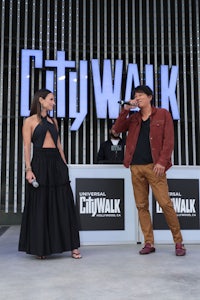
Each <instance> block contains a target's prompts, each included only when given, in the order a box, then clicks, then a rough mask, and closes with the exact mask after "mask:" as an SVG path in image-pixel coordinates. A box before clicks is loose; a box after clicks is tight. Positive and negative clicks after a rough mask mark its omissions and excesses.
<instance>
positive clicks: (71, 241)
mask: <svg viewBox="0 0 200 300" xmlns="http://www.w3.org/2000/svg"><path fill="white" fill-rule="evenodd" d="M47 131H49V132H50V133H51V136H52V138H53V140H54V143H55V145H57V139H58V132H57V129H56V126H55V125H54V123H51V122H49V121H47V118H42V121H41V123H40V124H38V125H37V127H36V128H35V130H34V133H33V136H32V142H33V145H34V147H33V158H32V162H31V167H32V170H33V173H34V174H35V176H36V179H37V181H38V183H39V187H38V188H34V187H33V186H32V185H31V184H29V183H27V186H26V199H25V206H24V212H23V216H22V224H21V231H20V238H19V248H18V249H19V251H24V252H26V253H28V254H33V255H38V256H47V255H50V254H53V253H61V252H64V251H71V250H73V249H76V248H79V247H80V240H79V231H78V223H77V216H76V209H75V203H74V197H73V193H72V190H71V186H70V181H69V175H68V167H67V165H66V164H65V163H64V161H63V160H62V158H61V155H60V153H59V150H58V149H57V148H42V145H43V142H44V139H45V136H46V133H47Z"/></svg>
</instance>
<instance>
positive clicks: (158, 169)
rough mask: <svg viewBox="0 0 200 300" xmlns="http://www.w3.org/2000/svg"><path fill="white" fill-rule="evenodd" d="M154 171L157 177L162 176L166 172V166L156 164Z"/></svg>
mask: <svg viewBox="0 0 200 300" xmlns="http://www.w3.org/2000/svg"><path fill="white" fill-rule="evenodd" d="M153 171H154V173H155V174H156V176H157V177H159V176H162V175H163V174H164V173H165V167H163V166H162V165H160V164H155V166H154V168H153Z"/></svg>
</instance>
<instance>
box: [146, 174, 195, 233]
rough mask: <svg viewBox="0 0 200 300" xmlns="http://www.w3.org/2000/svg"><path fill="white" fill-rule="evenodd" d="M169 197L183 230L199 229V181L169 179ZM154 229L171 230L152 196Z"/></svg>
mask: <svg viewBox="0 0 200 300" xmlns="http://www.w3.org/2000/svg"><path fill="white" fill-rule="evenodd" d="M168 185H169V196H170V198H171V200H172V202H173V205H174V209H175V211H176V214H177V216H178V218H179V222H180V226H181V229H199V228H200V226H199V180H198V179H168ZM152 208H153V228H154V229H157V230H159V229H160V230H163V229H169V228H168V226H167V223H166V221H165V217H164V215H163V212H162V209H161V207H160V206H159V204H158V202H156V201H155V198H154V196H152Z"/></svg>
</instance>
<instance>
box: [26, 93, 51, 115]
mask: <svg viewBox="0 0 200 300" xmlns="http://www.w3.org/2000/svg"><path fill="white" fill-rule="evenodd" d="M50 93H52V92H51V91H50V90H47V89H40V90H39V91H37V92H36V93H35V95H34V97H33V101H32V103H31V110H30V116H32V115H34V114H37V115H38V117H41V104H40V101H39V99H40V97H42V98H43V99H45V98H46V96H47V95H48V94H50Z"/></svg>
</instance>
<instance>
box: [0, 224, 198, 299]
mask: <svg viewBox="0 0 200 300" xmlns="http://www.w3.org/2000/svg"><path fill="white" fill-rule="evenodd" d="M18 236H19V226H11V227H9V228H8V229H7V230H6V231H5V232H4V233H3V234H2V235H1V236H0V274H1V277H0V299H1V300H11V299H12V300H73V299H80V300H90V299H92V300H93V299H94V300H99V299H103V300H107V299H108V300H112V299H113V300H118V299H120V300H129V299H130V300H134V299H150V300H151V299H152V300H157V299H161V300H165V299H166V300H171V299H174V300H179V299H180V300H182V299H187V300H193V299H200V259H199V258H200V245H187V255H186V256H185V257H176V256H175V255H174V245H156V253H153V254H151V255H147V256H142V255H138V251H139V250H140V248H141V245H111V246H83V247H81V252H82V255H83V258H82V259H81V260H75V259H72V258H71V257H70V253H65V254H61V255H54V256H52V257H51V258H49V259H47V260H43V261H41V260H38V259H36V258H35V257H34V256H30V255H26V254H24V253H19V252H18V251H17V244H18Z"/></svg>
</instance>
